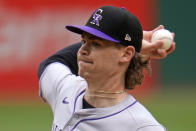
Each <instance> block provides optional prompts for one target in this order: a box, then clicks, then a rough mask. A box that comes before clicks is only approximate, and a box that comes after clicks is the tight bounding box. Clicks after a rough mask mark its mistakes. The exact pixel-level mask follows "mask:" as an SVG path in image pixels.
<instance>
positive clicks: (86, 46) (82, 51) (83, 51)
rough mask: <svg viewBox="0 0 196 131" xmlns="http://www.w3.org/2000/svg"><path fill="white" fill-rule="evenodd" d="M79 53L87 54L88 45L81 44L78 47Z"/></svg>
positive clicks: (88, 51)
mask: <svg viewBox="0 0 196 131" xmlns="http://www.w3.org/2000/svg"><path fill="white" fill-rule="evenodd" d="M79 53H80V54H81V55H89V53H90V45H89V44H87V43H86V44H83V45H82V46H81V47H80V49H79Z"/></svg>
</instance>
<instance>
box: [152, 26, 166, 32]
mask: <svg viewBox="0 0 196 131" xmlns="http://www.w3.org/2000/svg"><path fill="white" fill-rule="evenodd" d="M160 29H164V26H163V25H159V26H158V27H157V28H155V29H154V30H153V32H155V31H157V30H160Z"/></svg>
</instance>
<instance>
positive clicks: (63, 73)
mask: <svg viewBox="0 0 196 131" xmlns="http://www.w3.org/2000/svg"><path fill="white" fill-rule="evenodd" d="M39 84H40V85H39V86H40V96H41V97H42V98H43V99H44V100H45V101H47V102H48V103H49V105H50V106H51V108H52V112H53V115H54V120H53V125H52V131H165V128H164V127H163V126H162V125H161V124H159V123H158V122H157V121H156V120H155V118H154V117H153V116H152V115H151V113H150V112H149V111H148V110H147V109H146V108H145V107H144V106H143V105H142V104H140V103H139V102H138V101H137V100H136V99H135V98H134V97H133V96H131V95H128V97H127V98H126V99H125V100H124V101H122V102H121V103H120V104H117V105H115V106H111V107H106V108H87V109H83V97H84V95H85V89H86V88H87V83H86V81H85V80H84V79H83V78H81V77H80V76H76V75H75V74H73V73H72V71H71V69H70V68H69V67H68V66H67V65H65V64H63V63H62V62H51V63H50V64H48V65H47V66H46V67H45V69H44V71H42V73H41V74H40V81H39Z"/></svg>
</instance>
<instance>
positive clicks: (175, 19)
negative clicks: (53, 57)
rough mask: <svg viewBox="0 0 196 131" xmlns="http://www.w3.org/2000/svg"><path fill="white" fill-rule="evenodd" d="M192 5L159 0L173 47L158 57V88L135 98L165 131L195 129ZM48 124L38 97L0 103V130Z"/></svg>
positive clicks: (24, 130)
mask: <svg viewBox="0 0 196 131" xmlns="http://www.w3.org/2000/svg"><path fill="white" fill-rule="evenodd" d="M195 5H196V1H194V0H186V1H185V0H159V2H158V5H157V11H159V12H158V13H157V17H158V19H159V21H158V24H163V25H164V26H165V27H166V28H167V29H169V30H171V31H173V32H175V33H176V37H175V41H176V44H177V45H176V51H175V53H173V54H171V55H169V56H168V57H167V59H164V60H160V66H161V68H160V76H161V79H160V82H161V86H160V90H159V91H157V92H154V94H153V95H152V96H148V99H147V98H146V97H139V98H137V99H139V101H141V103H143V104H144V105H145V106H146V107H147V108H148V109H149V110H150V112H152V114H153V115H154V116H155V117H156V118H157V120H158V121H159V122H160V123H162V124H163V125H164V126H165V127H166V128H167V130H168V131H196V125H195V123H196V95H195V94H196V75H195V72H196V71H195V70H194V69H195V67H196V60H195V55H194V50H195V49H196V44H195V41H194V37H195V36H194V35H195V34H196V33H195V32H194V31H195V30H196V27H195V23H196V17H195V16H196V15H195V12H196V9H195V7H194V6H195ZM51 125H52V112H51V110H50V108H49V106H48V105H47V104H44V103H43V102H42V101H39V102H37V101H36V102H34V101H28V102H25V101H24V102H17V101H14V102H13V103H11V102H10V101H9V102H6V101H3V102H1V104H0V130H1V131H35V130H36V131H49V130H51Z"/></svg>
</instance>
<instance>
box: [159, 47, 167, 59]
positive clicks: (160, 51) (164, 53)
mask: <svg viewBox="0 0 196 131" xmlns="http://www.w3.org/2000/svg"><path fill="white" fill-rule="evenodd" d="M157 52H158V54H159V56H160V58H161V59H162V58H165V57H166V56H167V52H166V50H165V49H157Z"/></svg>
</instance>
